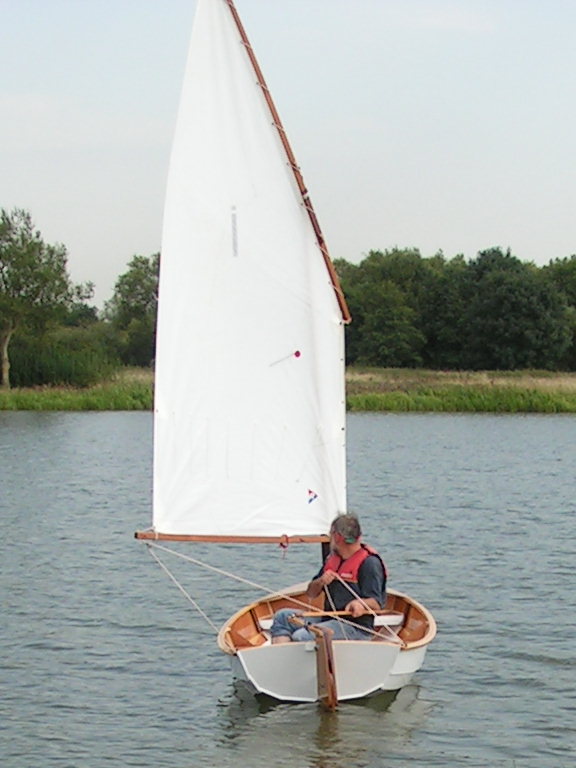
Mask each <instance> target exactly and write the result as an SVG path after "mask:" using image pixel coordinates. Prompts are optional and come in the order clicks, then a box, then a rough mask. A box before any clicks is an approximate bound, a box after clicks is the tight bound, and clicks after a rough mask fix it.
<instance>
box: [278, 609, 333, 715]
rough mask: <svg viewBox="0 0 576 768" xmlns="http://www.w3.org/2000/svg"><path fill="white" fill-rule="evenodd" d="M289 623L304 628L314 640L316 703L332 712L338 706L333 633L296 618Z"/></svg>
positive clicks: (293, 617) (292, 618) (320, 626)
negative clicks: (318, 702) (310, 633)
mask: <svg viewBox="0 0 576 768" xmlns="http://www.w3.org/2000/svg"><path fill="white" fill-rule="evenodd" d="M290 621H292V622H293V623H294V624H300V625H301V626H303V627H304V626H305V627H306V629H307V630H309V631H310V632H312V634H313V635H314V636H315V639H316V685H317V691H318V701H320V702H322V704H323V705H324V706H325V707H326V709H329V710H330V711H332V712H333V711H334V710H335V709H336V708H337V706H338V689H337V688H336V662H335V660H334V649H333V647H332V635H333V634H334V632H333V631H332V630H331V629H328V627H323V626H322V625H321V624H306V622H305V621H302V620H301V619H300V618H299V617H298V616H292V617H291V619H290Z"/></svg>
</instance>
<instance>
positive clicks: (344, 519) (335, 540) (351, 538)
mask: <svg viewBox="0 0 576 768" xmlns="http://www.w3.org/2000/svg"><path fill="white" fill-rule="evenodd" d="M360 536H362V529H361V528H360V522H359V520H358V518H357V517H356V515H338V517H337V518H335V519H334V520H333V521H332V525H331V526H330V539H331V544H332V548H333V549H336V550H337V549H338V544H339V543H340V544H345V545H348V546H350V545H352V544H356V543H357V542H358V541H359V539H360Z"/></svg>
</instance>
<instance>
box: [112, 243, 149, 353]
mask: <svg viewBox="0 0 576 768" xmlns="http://www.w3.org/2000/svg"><path fill="white" fill-rule="evenodd" d="M159 269H160V254H159V253H155V254H153V255H152V256H133V257H132V259H131V261H130V262H129V264H128V271H127V272H125V273H124V274H123V275H121V276H120V277H119V278H118V280H117V281H116V285H115V287H114V295H113V296H112V299H111V300H110V301H109V302H108V303H107V304H106V310H105V315H106V317H107V318H108V319H109V320H110V321H111V323H112V324H113V326H114V327H115V328H116V329H117V330H118V331H120V332H121V334H122V335H123V339H124V343H123V344H122V348H121V349H120V355H121V357H122V359H123V362H124V363H126V364H129V365H142V366H145V365H150V364H151V362H152V359H153V356H154V339H155V331H156V313H157V310H158V273H159Z"/></svg>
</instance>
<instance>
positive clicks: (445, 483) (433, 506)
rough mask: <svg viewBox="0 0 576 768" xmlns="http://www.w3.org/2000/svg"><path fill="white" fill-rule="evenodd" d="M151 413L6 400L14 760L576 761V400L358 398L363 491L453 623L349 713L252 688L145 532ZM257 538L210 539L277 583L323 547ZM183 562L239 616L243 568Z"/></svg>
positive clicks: (397, 581)
mask: <svg viewBox="0 0 576 768" xmlns="http://www.w3.org/2000/svg"><path fill="white" fill-rule="evenodd" d="M151 433H152V422H151V416H150V414H148V413H96V414H91V413H86V414H83V413H82V414H81V413H78V414H76V413H0V513H1V522H2V529H3V530H2V538H1V540H0V588H1V594H2V620H1V624H0V648H1V655H0V764H1V765H2V768H28V767H29V766H30V767H32V766H33V767H34V768H36V766H42V767H43V768H50V767H51V766H58V768H65V767H67V766H69V767H70V768H80V767H81V768H104V767H105V766H109V765H118V766H140V767H145V768H148V767H150V768H161V767H164V766H166V768H191V767H195V766H206V767H207V766H223V767H228V766H230V768H231V767H232V766H234V768H244V767H246V768H279V767H280V766H291V767H295V768H364V767H368V766H370V768H380V766H394V767H395V766H468V767H469V768H473V767H474V768H476V767H478V768H480V767H481V768H485V767H486V766H506V767H507V768H524V767H525V766H526V767H528V768H568V767H569V766H572V765H574V762H575V758H576V693H575V691H576V672H575V670H576V665H575V652H576V631H575V630H576V589H575V587H576V583H575V582H576V579H575V572H574V566H575V559H576V514H575V513H576V502H575V497H574V478H575V476H576V450H575V444H576V418H574V417H572V416H490V415H478V416H469V415H466V416H457V415H456V416H455V415H444V414H442V415H440V414H438V415H425V414H414V415H386V414H383V415H374V414H360V415H356V414H354V415H350V416H349V500H350V508H351V509H353V510H355V511H357V512H358V513H359V514H360V515H361V518H362V521H363V524H364V529H365V532H366V539H367V540H368V541H370V542H371V543H372V544H374V545H375V546H377V547H378V548H379V549H380V550H381V552H382V553H383V554H384V555H385V557H386V560H387V564H388V566H389V570H390V585H391V586H394V587H396V588H397V589H400V590H402V591H407V592H408V593H410V594H413V595H414V597H416V598H417V599H419V600H421V601H422V602H424V603H425V604H426V605H427V606H428V607H429V608H430V609H431V610H432V611H433V613H434V614H435V616H436V618H437V621H438V627H439V634H438V637H437V638H436V640H435V642H434V643H433V645H432V646H431V647H430V650H429V652H428V656H427V658H426V661H425V664H424V667H423V668H422V670H421V671H420V672H419V673H418V675H417V677H416V678H415V680H414V684H413V685H411V686H409V687H408V688H406V689H404V690H403V691H401V692H400V693H399V694H398V695H397V696H390V695H388V696H382V697H379V698H377V699H374V700H372V701H370V702H367V703H363V704H358V703H355V704H344V705H341V707H340V709H339V710H338V711H337V712H335V713H325V712H322V710H321V709H320V708H319V707H317V706H316V705H296V706H295V705H286V704H281V705H271V704H270V703H269V702H258V701H256V699H253V698H248V699H245V698H243V697H242V696H241V695H240V692H237V691H235V689H234V688H233V686H232V683H231V678H230V675H229V670H228V665H227V659H226V658H225V657H224V656H222V655H221V654H220V653H219V652H218V651H217V649H216V647H215V643H214V632H213V630H212V629H211V628H210V626H209V625H208V624H207V623H206V622H205V621H204V619H202V618H201V617H200V616H199V615H198V614H197V613H196V612H195V611H194V610H193V609H192V608H191V606H190V605H189V603H188V602H187V601H186V600H185V599H184V598H183V597H182V595H181V594H180V593H179V592H178V590H177V589H175V588H174V587H173V585H172V584H171V583H170V582H169V580H168V579H167V578H166V577H165V576H164V574H163V573H162V572H161V571H160V569H159V568H158V567H157V566H156V564H155V563H154V561H153V560H152V559H151V558H150V557H149V555H148V553H147V550H146V547H145V545H143V544H142V543H140V542H136V541H134V540H133V538H132V534H133V531H134V530H135V529H137V528H142V527H146V526H147V525H148V524H149V520H150V492H151V488H150V471H151ZM188 551H190V550H188ZM256 551H257V553H258V554H259V558H260V560H259V562H258V564H257V566H256V567H254V566H252V567H251V562H253V561H251V562H249V561H248V556H247V555H246V552H245V550H244V549H242V548H238V547H232V546H227V547H221V548H218V547H216V548H214V547H213V548H210V547H205V546H203V545H201V546H200V545H199V546H197V547H196V546H195V547H194V549H193V552H194V555H195V556H197V557H199V558H200V559H202V560H206V561H208V562H211V563H214V564H215V565H220V566H223V567H225V568H227V569H228V570H232V571H235V572H237V573H240V574H242V575H244V576H246V577H247V578H249V579H253V580H255V581H258V582H259V583H261V584H264V585H266V586H269V587H270V588H278V587H281V586H284V585H286V584H289V583H293V582H295V581H299V580H301V579H305V578H307V577H308V576H309V575H311V574H312V572H313V571H314V570H315V569H316V567H317V564H318V559H319V552H316V551H315V548H309V547H297V546H293V547H291V548H289V550H288V552H287V554H286V555H285V556H284V557H283V556H282V554H281V553H280V552H279V551H278V550H277V548H276V547H272V546H270V547H266V546H263V547H258V548H257V550H256ZM178 575H179V578H182V579H183V580H185V581H186V587H187V588H188V589H189V590H190V591H191V593H192V595H193V596H194V597H195V598H196V599H198V601H199V602H200V604H201V605H203V606H204V607H207V604H208V599H207V595H208V594H209V593H213V592H215V593H216V595H217V597H218V602H219V606H220V607H219V610H218V613H217V614H216V615H213V616H212V618H213V619H214V620H215V621H216V623H217V624H219V623H220V622H221V621H223V620H224V619H225V618H226V616H227V615H228V614H230V613H231V612H232V610H234V609H235V607H236V604H237V602H238V593H237V590H236V587H235V586H233V588H232V587H231V583H230V582H229V581H228V580H225V579H222V578H220V577H217V576H214V575H213V574H208V573H207V572H206V571H204V570H198V569H197V568H195V567H193V566H187V567H186V573H185V572H184V571H183V570H182V569H180V570H179V574H178ZM255 594H256V593H255V592H254V590H250V589H249V588H242V589H241V590H240V597H241V599H245V598H248V597H253V596H255Z"/></svg>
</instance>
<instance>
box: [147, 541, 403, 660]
mask: <svg viewBox="0 0 576 768" xmlns="http://www.w3.org/2000/svg"><path fill="white" fill-rule="evenodd" d="M146 546H147V547H148V550H149V552H150V554H151V555H152V557H153V558H154V559H155V560H156V562H157V563H158V564H159V565H160V567H161V568H162V569H163V570H164V572H165V573H166V574H167V575H168V576H169V578H170V579H171V580H172V582H173V583H174V584H175V585H176V586H177V587H178V589H179V590H180V591H181V592H182V594H183V595H184V596H185V597H186V598H187V600H189V601H190V603H192V605H193V606H194V607H195V608H196V610H197V611H198V613H200V615H201V616H203V617H204V619H205V620H206V621H207V622H208V624H210V626H211V627H212V628H213V629H214V630H215V631H216V632H218V627H217V626H216V625H215V624H214V623H213V622H212V621H211V620H210V618H209V617H208V616H207V615H206V613H205V612H204V611H203V610H202V609H201V608H200V606H199V605H198V603H196V601H195V600H194V599H193V598H192V597H191V596H190V595H189V594H188V592H186V590H185V589H184V587H183V586H182V585H181V584H180V583H179V581H178V580H177V579H176V577H175V576H174V575H173V574H172V573H171V572H170V570H169V569H168V568H167V567H166V566H165V565H164V563H163V562H162V561H161V560H160V559H159V558H158V557H157V556H156V555H155V554H154V553H153V552H152V549H160V550H162V551H163V552H166V553H167V554H169V555H173V556H174V557H179V558H181V559H182V560H186V561H187V562H189V563H193V564H194V565H198V566H200V567H201V568H206V569H207V570H208V571H213V572H214V573H217V574H219V575H220V576H226V577H228V578H229V579H234V580H235V581H239V582H241V583H242V584H246V585H248V586H249V587H254V588H255V589H259V590H261V591H263V592H266V593H267V594H278V593H277V592H274V591H273V590H271V589H270V587H264V586H262V584H258V583H257V582H255V581H250V580H249V579H245V578H243V577H242V576H238V575H237V574H235V573H230V571H225V570H224V569H223V568H217V567H216V566H214V565H210V564H208V563H204V562H203V561H202V560H197V559H196V558H195V557H191V556H190V555H184V554H182V552H176V550H174V549H170V548H169V547H164V546H162V545H161V544H156V543H154V544H153V543H151V542H149V541H148V542H146ZM336 576H337V578H338V579H340V581H341V582H342V583H343V584H344V585H345V587H346V589H348V591H349V592H351V593H352V595H354V598H355V599H357V600H360V602H361V603H362V605H363V606H364V607H365V608H366V610H367V611H369V612H370V613H372V614H373V615H374V616H376V615H377V614H376V612H375V611H373V610H372V608H370V606H369V605H367V604H366V603H365V602H364V601H363V600H362V598H359V597H358V595H357V594H356V593H355V592H354V591H353V590H352V589H351V588H350V586H349V585H348V584H346V582H345V581H344V580H343V579H342V578H341V577H340V576H339V574H336ZM328 596H329V600H330V603H331V605H332V609H333V610H335V606H334V603H333V602H332V599H331V597H330V595H329V593H328ZM283 597H285V599H286V600H289V601H290V602H291V603H294V604H295V605H298V606H301V607H302V608H305V609H306V610H308V611H316V612H318V613H323V611H322V609H321V608H317V607H316V606H315V605H310V604H309V603H305V602H303V601H302V600H297V599H296V598H295V597H292V596H291V595H284V596H283ZM335 618H337V619H338V621H341V622H342V623H343V624H348V625H350V626H352V627H354V626H357V625H356V624H355V623H354V622H352V621H349V620H348V619H344V618H343V617H342V616H337V617H335ZM384 629H386V631H387V632H389V633H390V635H392V637H393V638H394V639H395V640H397V641H398V642H400V643H402V645H403V644H404V642H403V640H401V638H399V637H398V635H397V634H396V633H395V632H394V630H392V629H390V627H387V626H386V625H384ZM365 631H366V632H367V633H369V634H372V635H378V636H379V633H378V632H376V631H375V630H373V629H369V628H368V627H366V628H365Z"/></svg>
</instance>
